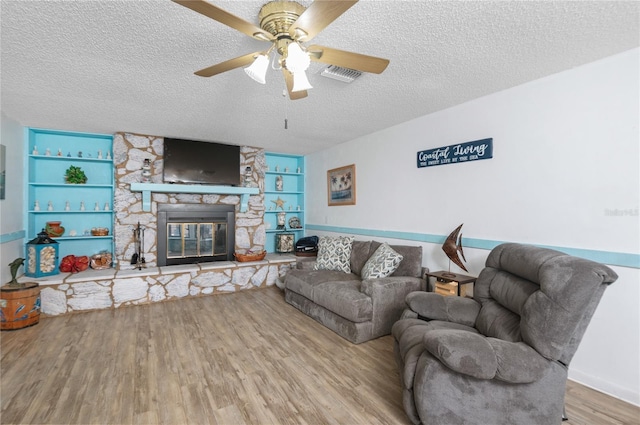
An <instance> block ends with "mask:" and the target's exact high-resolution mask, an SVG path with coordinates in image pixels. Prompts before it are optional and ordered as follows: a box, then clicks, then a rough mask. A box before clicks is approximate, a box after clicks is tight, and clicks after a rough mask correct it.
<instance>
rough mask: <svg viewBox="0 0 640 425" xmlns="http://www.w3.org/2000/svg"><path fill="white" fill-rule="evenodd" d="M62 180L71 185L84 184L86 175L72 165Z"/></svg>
mask: <svg viewBox="0 0 640 425" xmlns="http://www.w3.org/2000/svg"><path fill="white" fill-rule="evenodd" d="M64 180H65V181H66V182H67V183H71V184H85V183H86V182H87V175H86V174H85V173H84V171H82V168H80V167H76V166H73V165H72V166H70V167H69V168H67V171H65V172H64Z"/></svg>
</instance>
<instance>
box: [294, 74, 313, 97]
mask: <svg viewBox="0 0 640 425" xmlns="http://www.w3.org/2000/svg"><path fill="white" fill-rule="evenodd" d="M292 74H293V88H292V89H291V91H292V92H296V91H303V90H309V89H312V88H313V86H312V85H311V83H310V82H309V79H308V78H307V74H306V73H305V72H304V71H300V72H293V73H292Z"/></svg>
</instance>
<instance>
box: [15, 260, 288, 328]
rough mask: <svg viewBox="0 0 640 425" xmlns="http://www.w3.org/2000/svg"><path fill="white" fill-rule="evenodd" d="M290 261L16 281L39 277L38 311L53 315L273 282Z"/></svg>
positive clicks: (223, 263) (97, 272)
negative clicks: (39, 304) (40, 309)
mask: <svg viewBox="0 0 640 425" xmlns="http://www.w3.org/2000/svg"><path fill="white" fill-rule="evenodd" d="M295 263H296V259H295V257H294V256H292V255H289V256H280V255H276V254H269V255H267V258H266V259H265V260H263V261H256V262H251V263H239V262H235V261H217V262H211V263H202V264H186V265H180V266H167V267H152V268H143V269H142V270H137V269H134V270H115V269H113V268H111V269H106V270H92V269H90V270H87V271H85V272H81V273H77V274H71V273H61V274H59V275H55V276H48V277H46V278H41V279H32V278H27V277H25V276H22V277H21V278H20V279H19V281H21V282H32V281H37V282H39V283H40V288H41V291H40V298H41V303H42V304H41V305H42V313H44V314H46V315H49V316H58V315H62V314H68V313H72V312H81V311H89V310H99V309H107V308H119V307H123V306H129V305H140V304H150V303H155V302H161V301H165V300H173V299H180V298H185V297H195V296H203V295H212V294H221V293H231V292H236V291H240V290H246V289H253V288H263V287H267V286H272V285H273V284H274V283H275V282H276V279H277V278H279V277H282V276H284V275H285V274H286V273H287V271H288V270H289V269H291V268H292V267H295Z"/></svg>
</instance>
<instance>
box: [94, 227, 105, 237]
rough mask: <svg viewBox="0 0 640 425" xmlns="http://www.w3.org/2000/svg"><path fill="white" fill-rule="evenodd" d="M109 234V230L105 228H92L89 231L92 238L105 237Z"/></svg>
mask: <svg viewBox="0 0 640 425" xmlns="http://www.w3.org/2000/svg"><path fill="white" fill-rule="evenodd" d="M108 234H109V229H107V228H106V227H94V228H93V229H91V235H92V236H107V235H108Z"/></svg>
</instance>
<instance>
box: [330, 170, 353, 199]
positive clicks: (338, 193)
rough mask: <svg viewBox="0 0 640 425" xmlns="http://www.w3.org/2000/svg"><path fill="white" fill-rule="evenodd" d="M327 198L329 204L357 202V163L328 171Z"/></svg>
mask: <svg viewBox="0 0 640 425" xmlns="http://www.w3.org/2000/svg"><path fill="white" fill-rule="evenodd" d="M327 199H328V202H329V206H335V205H355V204H356V165H355V164H351V165H347V166H345V167H340V168H334V169H333V170H329V171H327Z"/></svg>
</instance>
